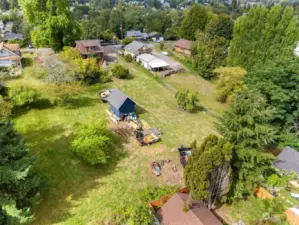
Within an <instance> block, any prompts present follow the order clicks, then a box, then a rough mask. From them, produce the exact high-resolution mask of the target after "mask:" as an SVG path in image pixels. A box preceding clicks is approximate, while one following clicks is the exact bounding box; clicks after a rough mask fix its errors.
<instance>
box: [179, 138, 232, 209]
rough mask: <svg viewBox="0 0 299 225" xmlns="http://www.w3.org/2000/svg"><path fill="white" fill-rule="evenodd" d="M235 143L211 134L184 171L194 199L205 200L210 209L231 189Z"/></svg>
mask: <svg viewBox="0 0 299 225" xmlns="http://www.w3.org/2000/svg"><path fill="white" fill-rule="evenodd" d="M232 150H233V145H231V144H230V143H229V142H228V141H226V140H225V139H224V138H218V137H217V136H215V135H210V136H208V137H207V138H205V140H204V141H203V143H202V144H201V146H200V147H199V148H198V149H196V150H195V151H194V152H193V153H192V155H191V157H190V160H189V161H188V164H187V166H186V168H185V171H184V179H185V183H186V185H187V187H188V188H189V190H190V195H191V197H192V199H194V200H201V201H203V202H205V203H206V204H207V206H208V208H209V209H211V208H212V206H213V204H214V203H215V201H216V199H219V198H221V197H222V196H224V195H225V194H226V193H228V191H229V186H230V182H231V166H230V160H231V158H232V152H233V151H232Z"/></svg>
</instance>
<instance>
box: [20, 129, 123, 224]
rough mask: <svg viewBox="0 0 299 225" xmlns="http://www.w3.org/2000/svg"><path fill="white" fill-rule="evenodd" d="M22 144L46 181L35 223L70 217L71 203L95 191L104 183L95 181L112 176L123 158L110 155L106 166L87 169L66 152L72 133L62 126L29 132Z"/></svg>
mask: <svg viewBox="0 0 299 225" xmlns="http://www.w3.org/2000/svg"><path fill="white" fill-rule="evenodd" d="M24 135H25V137H26V141H27V142H26V143H27V145H28V147H29V148H30V149H32V152H33V153H34V154H36V155H37V158H38V161H39V165H40V167H41V172H42V174H43V175H45V176H46V177H47V178H48V180H49V182H48V185H47V186H46V187H45V188H43V189H42V190H41V198H40V203H39V205H38V206H36V207H35V208H34V209H33V212H34V213H35V216H36V222H35V224H55V223H59V222H62V221H65V220H66V219H68V218H69V217H71V216H72V215H71V213H70V211H71V209H72V208H74V206H75V205H74V203H73V202H77V201H78V200H79V199H82V198H84V197H86V196H87V195H88V192H90V191H91V190H93V189H99V188H101V187H103V186H104V185H105V183H102V182H99V178H101V177H103V176H107V175H109V174H112V173H113V172H114V171H115V168H116V166H117V163H118V161H119V160H120V159H121V158H123V157H125V156H126V154H125V153H124V151H123V149H120V150H118V151H115V152H113V154H112V158H111V160H110V161H109V163H108V164H107V165H103V166H91V165H90V164H88V163H86V162H85V161H83V160H82V159H81V158H79V157H78V156H77V155H76V154H74V153H73V152H72V151H71V149H70V144H69V143H70V141H71V140H72V139H73V134H72V133H70V132H69V131H68V130H66V129H65V128H64V127H63V126H61V125H57V126H51V127H47V128H43V129H37V130H34V128H33V130H29V131H28V132H27V133H25V134H24Z"/></svg>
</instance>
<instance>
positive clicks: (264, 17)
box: [227, 5, 298, 70]
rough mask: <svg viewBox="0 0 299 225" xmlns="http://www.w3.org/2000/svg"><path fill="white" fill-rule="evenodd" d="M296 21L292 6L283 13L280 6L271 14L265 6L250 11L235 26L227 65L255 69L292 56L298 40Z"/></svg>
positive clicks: (273, 9)
mask: <svg viewBox="0 0 299 225" xmlns="http://www.w3.org/2000/svg"><path fill="white" fill-rule="evenodd" d="M296 21H297V16H295V15H294V10H293V9H292V7H286V8H285V9H284V10H283V11H282V9H281V6H280V5H276V6H274V7H272V8H271V9H270V11H269V10H268V9H267V8H266V7H257V8H251V9H250V11H249V13H248V15H246V16H242V17H240V18H239V19H238V20H237V22H236V23H235V26H234V34H233V40H232V41H231V45H230V49H229V54H228V59H227V62H228V65H230V66H242V67H243V68H245V69H246V70H252V69H253V68H254V67H259V66H260V65H263V63H265V62H266V61H267V60H272V59H274V58H278V59H281V58H284V57H286V56H290V55H292V54H293V51H294V48H295V45H296V41H297V40H298V27H297V24H296Z"/></svg>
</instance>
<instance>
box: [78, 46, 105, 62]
mask: <svg viewBox="0 0 299 225" xmlns="http://www.w3.org/2000/svg"><path fill="white" fill-rule="evenodd" d="M75 48H76V49H78V50H79V52H80V53H81V55H82V57H83V58H84V59H87V58H97V59H98V60H99V63H100V64H102V63H103V53H104V51H103V48H102V46H101V43H100V40H80V41H75Z"/></svg>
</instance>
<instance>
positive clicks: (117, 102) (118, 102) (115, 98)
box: [105, 89, 135, 110]
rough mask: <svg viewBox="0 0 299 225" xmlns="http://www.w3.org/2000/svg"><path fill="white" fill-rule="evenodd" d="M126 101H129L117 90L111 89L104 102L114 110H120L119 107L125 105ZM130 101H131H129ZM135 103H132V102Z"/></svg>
mask: <svg viewBox="0 0 299 225" xmlns="http://www.w3.org/2000/svg"><path fill="white" fill-rule="evenodd" d="M127 99H130V98H129V97H128V96H126V95H125V94H124V93H122V92H121V91H120V90H119V89H113V90H111V92H110V94H109V95H108V97H107V98H105V100H106V101H107V102H109V103H110V104H111V105H112V106H113V107H114V108H116V109H117V110H119V109H120V107H121V106H122V105H123V104H124V103H125V101H126V100H127ZM130 100H131V101H132V99H130ZM132 102H133V103H135V102H134V101H132Z"/></svg>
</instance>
